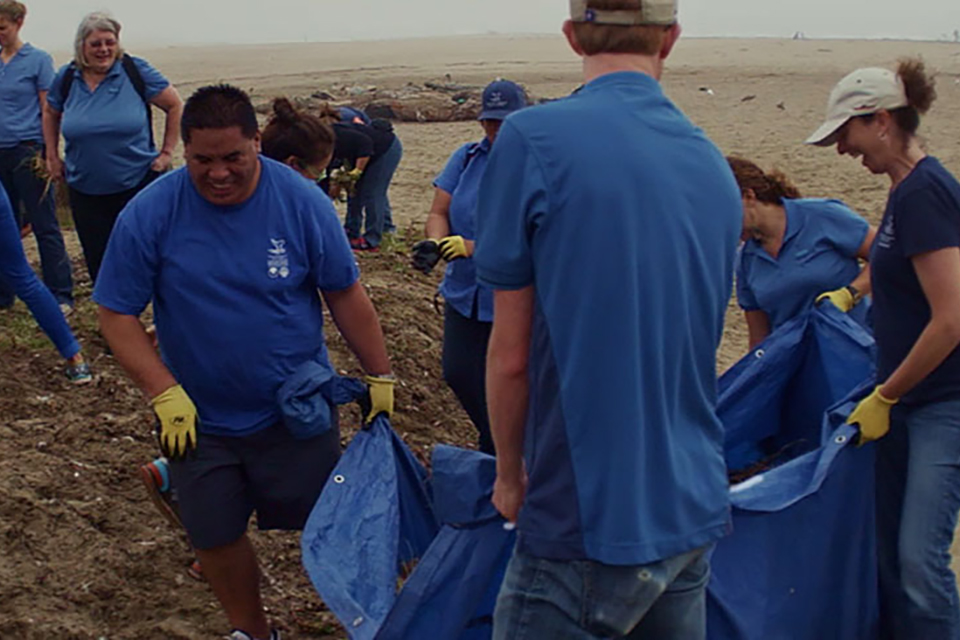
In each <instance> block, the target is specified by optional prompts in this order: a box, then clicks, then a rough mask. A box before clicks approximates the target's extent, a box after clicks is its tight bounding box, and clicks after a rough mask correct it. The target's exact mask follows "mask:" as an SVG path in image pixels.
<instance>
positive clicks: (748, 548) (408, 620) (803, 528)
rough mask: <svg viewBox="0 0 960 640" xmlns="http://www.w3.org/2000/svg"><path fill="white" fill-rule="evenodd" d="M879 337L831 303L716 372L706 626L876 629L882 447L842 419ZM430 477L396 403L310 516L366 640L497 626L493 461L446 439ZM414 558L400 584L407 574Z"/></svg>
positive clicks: (324, 583)
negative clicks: (712, 543) (718, 514)
mask: <svg viewBox="0 0 960 640" xmlns="http://www.w3.org/2000/svg"><path fill="white" fill-rule="evenodd" d="M872 350H873V340H872V338H871V337H870V336H869V334H868V333H867V332H866V331H864V330H863V329H862V328H861V327H860V326H859V325H857V324H856V323H855V322H853V321H852V320H850V319H849V318H848V317H846V316H845V315H844V314H842V313H840V312H839V311H837V310H836V309H834V308H832V307H828V308H821V309H817V310H815V311H812V312H811V313H809V314H807V315H805V316H804V317H802V318H799V319H797V320H794V321H792V322H790V323H787V324H786V325H784V326H783V327H781V328H780V329H778V331H777V332H775V333H774V334H773V335H771V336H770V337H769V338H768V339H767V340H766V341H764V343H763V344H762V345H760V347H759V348H757V349H755V350H753V351H752V352H751V353H750V354H748V355H747V356H746V357H745V358H743V359H742V360H741V361H740V362H739V363H737V364H736V365H735V366H734V367H732V368H731V369H730V370H729V371H728V372H727V373H726V374H724V375H723V376H722V377H721V379H720V384H719V386H720V400H719V406H718V410H719V412H720V416H721V418H722V420H723V422H724V425H725V427H726V431H727V441H726V456H727V460H728V466H729V467H730V468H731V469H735V470H736V469H742V468H745V467H751V466H753V465H756V464H757V463H759V462H762V461H763V460H768V459H769V458H770V456H771V455H773V454H780V455H779V457H777V459H776V461H775V464H776V465H777V466H775V467H774V468H772V469H770V470H767V471H764V472H761V473H760V474H759V475H755V476H753V477H752V478H750V479H749V480H747V481H745V482H743V483H741V484H740V485H737V486H735V487H733V488H732V490H731V500H732V502H733V522H734V531H733V533H732V535H730V536H728V537H727V538H725V539H724V540H722V541H721V542H720V543H719V545H718V546H717V548H716V550H715V552H714V554H713V558H712V568H713V577H712V579H711V582H710V584H709V587H708V596H707V606H708V634H709V638H710V640H753V639H760V638H763V639H764V640H780V639H788V638H789V639H790V640H807V639H809V640H814V639H817V640H823V639H838V640H839V639H842V640H872V639H873V638H875V635H876V629H875V626H876V620H877V595H876V569H875V561H874V553H875V541H874V533H873V497H872V496H873V459H872V455H873V454H872V448H871V447H864V448H862V449H858V448H856V447H853V446H851V443H852V440H853V438H854V436H855V433H856V431H855V430H854V429H853V428H851V427H848V426H845V425H844V424H843V421H844V418H845V416H846V415H847V414H848V413H849V411H850V410H851V409H852V408H853V406H854V403H855V401H856V400H857V399H858V398H860V397H862V396H863V395H864V394H865V393H866V391H867V390H868V389H869V387H870V383H869V381H870V380H872V377H873V368H872V364H871V363H872V361H873V358H872ZM431 466H432V471H433V475H432V477H430V478H429V479H428V478H427V475H426V472H425V471H424V469H423V467H422V466H421V465H420V464H419V462H417V460H416V459H415V458H414V457H413V456H412V455H411V454H410V452H409V450H408V449H407V448H406V446H405V445H404V444H403V442H402V441H401V439H400V438H399V437H398V436H397V435H396V434H395V433H394V432H393V430H392V429H391V428H390V425H389V422H388V421H387V420H386V419H385V418H378V419H377V420H376V421H375V422H374V424H373V425H372V426H371V427H370V428H368V429H364V430H362V431H360V432H359V433H358V434H357V435H356V436H355V437H354V440H353V442H352V443H351V444H350V446H349V447H348V448H347V451H346V452H345V453H344V456H343V458H342V459H341V461H340V464H339V465H338V466H337V468H336V469H335V470H334V472H333V474H332V476H331V480H330V481H329V482H328V483H327V486H326V487H325V488H324V490H323V493H322V494H321V496H320V499H319V501H318V503H317V505H316V507H315V508H314V511H313V513H312V514H311V516H310V519H309V521H308V523H307V526H306V528H305V529H304V533H303V538H302V549H303V563H304V566H305V568H306V570H307V573H308V574H309V576H310V579H311V580H312V581H313V584H314V586H315V587H316V589H317V592H318V593H319V594H320V596H321V597H322V598H323V600H324V601H325V602H326V603H327V605H328V606H329V607H330V609H331V610H332V611H333V612H334V614H336V616H337V618H338V619H339V620H340V621H341V622H342V623H343V625H344V626H345V627H346V629H347V631H348V632H349V633H350V636H351V638H354V639H356V640H373V639H376V640H422V639H425V638H429V639H430V640H434V639H435V640H487V639H488V638H490V631H491V616H492V612H493V605H494V602H495V598H496V593H497V590H498V589H499V586H500V583H501V582H502V579H503V572H504V569H505V567H506V563H507V560H508V559H509V556H510V553H511V551H512V548H513V544H514V534H513V533H512V532H507V531H504V530H503V526H502V524H503V521H502V520H501V519H500V518H499V516H498V515H497V514H496V512H495V511H494V509H493V507H492V505H491V504H490V495H491V493H492V486H493V480H494V475H495V462H494V459H493V458H491V457H490V456H486V455H484V454H482V453H478V452H475V451H467V450H463V449H457V448H454V447H446V446H438V447H437V448H436V449H435V451H434V453H433V459H432V464H431ZM413 562H415V563H416V566H415V569H414V570H413V572H412V573H411V574H410V575H409V576H408V577H407V579H406V581H405V582H404V583H403V584H402V588H400V582H399V576H400V575H401V574H405V573H406V572H407V571H406V570H408V569H409V567H410V566H411V564H412V563H413Z"/></svg>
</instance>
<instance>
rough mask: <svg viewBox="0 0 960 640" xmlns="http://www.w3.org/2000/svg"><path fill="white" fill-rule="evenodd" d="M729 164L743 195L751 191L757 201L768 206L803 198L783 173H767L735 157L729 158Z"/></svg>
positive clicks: (774, 171) (749, 162)
mask: <svg viewBox="0 0 960 640" xmlns="http://www.w3.org/2000/svg"><path fill="white" fill-rule="evenodd" d="M727 163H728V164H729V165H730V169H732V170H733V175H734V177H735V178H736V179H737V185H738V186H739V187H740V193H741V194H743V193H746V192H747V190H748V189H749V190H751V191H753V193H754V195H755V196H756V197H757V200H759V201H760V202H765V203H767V204H780V202H781V201H782V200H784V199H785V198H786V199H790V200H793V199H796V198H799V197H801V196H800V190H799V189H797V188H796V187H795V186H794V185H793V183H792V182H790V180H789V178H787V176H786V175H785V174H784V173H783V172H781V171H778V170H776V169H774V170H773V171H771V172H770V173H766V172H764V170H763V169H761V168H760V167H759V166H757V164H756V163H754V162H751V161H750V160H746V159H744V158H738V157H735V156H728V157H727Z"/></svg>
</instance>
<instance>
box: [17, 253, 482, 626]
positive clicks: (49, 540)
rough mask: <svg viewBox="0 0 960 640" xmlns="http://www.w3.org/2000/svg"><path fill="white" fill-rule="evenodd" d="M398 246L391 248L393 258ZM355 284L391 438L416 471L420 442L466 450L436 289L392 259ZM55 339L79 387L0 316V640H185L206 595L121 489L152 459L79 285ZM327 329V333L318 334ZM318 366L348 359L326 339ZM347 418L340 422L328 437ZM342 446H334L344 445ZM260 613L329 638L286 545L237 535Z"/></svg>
mask: <svg viewBox="0 0 960 640" xmlns="http://www.w3.org/2000/svg"><path fill="white" fill-rule="evenodd" d="M397 246H398V247H400V245H399V244H398V245H397ZM360 265H361V268H362V271H363V281H364V283H365V284H366V286H367V288H368V290H369V293H370V295H371V297H372V298H373V300H374V302H375V304H376V305H377V308H378V310H379V312H380V316H381V318H382V321H383V326H384V331H385V333H386V336H387V341H388V344H389V347H390V352H391V356H392V359H393V364H394V368H395V371H396V373H397V376H398V377H399V379H400V380H401V383H400V385H399V388H398V390H397V405H398V407H401V411H400V412H398V414H397V416H396V420H395V421H394V426H395V428H396V429H397V431H398V432H399V433H400V434H401V435H402V436H403V438H404V440H405V441H406V442H407V443H408V444H409V445H410V446H411V448H412V449H413V450H414V451H415V452H416V453H417V455H419V456H420V457H421V458H422V459H424V460H426V459H427V457H428V456H429V451H430V449H431V448H432V446H433V444H434V443H436V442H438V441H439V442H448V443H454V444H460V445H463V446H473V445H472V441H473V438H474V436H473V426H472V424H471V423H470V422H469V420H468V419H467V418H466V415H465V414H463V413H462V411H461V410H460V408H459V405H458V404H457V402H456V400H455V399H454V397H453V395H452V394H451V393H450V391H449V390H448V389H447V388H446V386H445V385H444V384H443V382H442V380H441V373H440V357H439V355H440V345H441V339H442V321H441V318H440V316H438V315H437V312H436V311H435V310H434V305H433V293H434V290H435V288H436V284H437V282H438V280H439V276H438V274H437V275H434V276H431V277H425V276H422V275H420V274H419V273H417V272H414V271H412V270H411V269H409V268H408V267H407V257H406V255H405V253H403V249H402V248H398V249H395V250H386V251H383V252H381V253H379V254H364V255H362V256H360ZM76 267H77V268H76V269H75V275H76V276H77V279H78V282H79V286H78V287H77V290H78V292H79V294H80V298H79V304H78V308H77V312H76V313H75V314H74V315H73V316H72V318H71V324H72V325H73V326H74V328H75V329H76V330H77V333H78V337H79V338H80V339H81V341H82V343H83V344H84V346H85V353H86V354H87V356H88V358H89V359H90V360H91V362H92V366H93V369H94V372H95V376H96V378H95V381H94V383H93V385H92V386H84V387H74V386H71V385H70V384H69V383H68V382H67V381H66V380H65V379H64V377H63V375H62V373H61V360H60V358H59V357H58V356H57V354H56V352H55V351H54V350H53V349H52V348H50V347H49V346H42V347H40V348H36V347H34V346H33V345H34V344H35V343H34V338H35V337H36V339H37V341H38V342H36V344H38V345H39V344H42V342H41V340H42V337H41V336H40V334H39V330H36V335H35V336H34V335H29V336H27V343H26V344H25V340H24V338H23V337H22V336H20V337H19V338H17V337H15V336H17V335H18V334H17V332H14V331H13V330H12V329H11V327H12V325H13V324H15V321H19V320H25V319H28V312H27V310H26V308H25V307H24V305H23V304H22V303H18V304H17V306H16V307H15V308H14V310H12V311H8V312H2V313H0V357H2V358H3V368H2V373H0V416H2V419H0V638H4V639H7V638H11V639H12V638H16V639H18V640H20V639H22V640H33V639H37V640H39V639H43V640H49V639H58V640H59V639H64V640H67V639H75V640H81V639H83V640H86V639H94V640H96V639H99V638H109V639H110V640H121V639H130V640H133V639H137V640H140V639H152V638H158V639H159V638H176V639H184V640H186V639H191V640H198V639H200V638H211V637H221V636H222V635H223V634H224V632H225V630H227V628H228V627H227V621H226V618H225V616H224V615H223V614H222V613H221V612H220V609H219V606H218V604H217V602H216V600H215V599H214V597H213V595H212V593H211V592H210V591H209V589H208V588H207V586H206V585H205V584H203V583H198V582H196V581H194V580H192V579H191V578H189V577H188V576H187V574H186V572H185V569H186V567H187V565H188V564H189V562H190V560H191V555H190V553H189V548H188V547H187V545H186V542H185V539H184V538H183V536H182V535H181V534H179V533H178V532H177V531H175V530H173V529H172V528H171V527H170V525H169V524H167V522H166V521H165V520H163V519H162V517H161V516H160V514H159V513H158V512H157V511H156V510H155V509H154V508H153V506H152V504H151V503H150V501H149V500H148V498H147V495H146V491H145V490H144V488H143V487H142V485H141V484H140V482H139V480H138V479H137V476H136V473H135V472H136V469H137V466H138V465H140V464H142V463H144V462H147V461H149V460H150V459H152V458H153V457H155V456H156V455H157V447H156V441H155V438H154V435H153V427H152V425H153V418H152V414H151V412H150V411H149V410H148V408H147V406H146V403H145V402H144V399H143V397H142V396H141V394H140V392H139V391H138V390H137V389H136V387H134V386H133V384H132V383H131V382H130V381H129V380H128V378H127V377H126V376H125V374H124V373H123V371H122V370H121V369H120V367H119V366H118V365H117V363H116V361H115V360H114V359H113V358H111V357H109V356H107V355H105V354H104V349H103V347H104V343H103V341H102V340H101V338H100V337H99V336H98V335H97V333H96V331H95V328H94V323H95V319H94V315H95V310H94V305H93V304H92V303H91V302H90V300H89V293H90V290H89V282H88V281H86V279H85V273H84V272H83V271H82V270H81V268H80V262H79V261H77V264H76ZM328 326H330V325H329V324H328ZM328 340H329V346H330V352H331V355H332V358H333V361H334V364H335V365H336V366H337V367H338V369H341V370H343V371H347V372H350V373H356V372H357V371H356V365H355V359H354V358H353V357H352V355H351V354H350V353H349V352H348V351H347V349H346V347H345V345H344V343H343V341H342V340H341V339H340V338H339V335H338V334H337V333H336V332H335V331H328ZM359 416H360V413H359V410H358V409H357V408H355V407H347V408H345V409H344V410H343V415H342V423H343V425H344V426H345V429H344V431H345V432H349V431H350V430H351V426H352V425H356V424H357V422H358V420H359ZM348 437H349V435H348V434H346V433H345V437H344V443H345V444H346V441H347V440H348ZM253 539H254V543H255V544H256V546H257V548H258V550H259V554H260V558H261V561H262V563H263V569H264V574H265V576H266V580H265V584H264V598H265V601H266V605H267V607H268V608H269V610H270V612H271V615H272V617H273V618H274V620H275V621H276V624H277V625H278V626H279V627H280V628H281V629H282V630H283V631H284V637H285V638H338V637H344V636H343V635H342V632H341V631H340V629H339V627H338V625H337V624H336V621H335V619H334V617H333V616H332V614H330V613H329V612H328V611H326V610H325V609H324V607H323V605H322V604H321V602H320V600H319V598H318V597H317V595H316V592H315V591H314V589H313V587H312V585H311V584H310V583H309V580H308V579H307V577H306V575H305V573H304V571H303V569H302V567H301V564H300V550H299V537H298V535H297V534H295V533H283V532H269V533H256V534H254V535H253Z"/></svg>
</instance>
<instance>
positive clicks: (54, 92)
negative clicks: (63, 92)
mask: <svg viewBox="0 0 960 640" xmlns="http://www.w3.org/2000/svg"><path fill="white" fill-rule="evenodd" d="M69 67H70V65H69V64H65V65H63V66H62V67H60V70H59V71H57V75H56V76H54V78H53V82H51V83H50V92H49V93H47V104H48V105H50V108H51V109H53V110H54V111H60V112H62V111H63V102H62V101H61V100H60V85H62V84H63V76H64V75H66V73H67V69H68V68H69ZM74 80H76V78H74Z"/></svg>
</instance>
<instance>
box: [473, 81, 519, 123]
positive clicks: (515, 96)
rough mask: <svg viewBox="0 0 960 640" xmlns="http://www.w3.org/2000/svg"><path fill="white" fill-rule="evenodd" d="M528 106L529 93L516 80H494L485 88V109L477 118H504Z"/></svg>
mask: <svg viewBox="0 0 960 640" xmlns="http://www.w3.org/2000/svg"><path fill="white" fill-rule="evenodd" d="M525 106H527V94H526V92H524V90H523V88H522V87H521V86H520V85H518V84H517V83H516V82H510V81H509V80H499V79H498V80H494V81H493V82H491V83H490V84H488V85H487V88H486V89H484V90H483V110H482V111H481V112H480V117H478V118H477V120H503V119H504V118H506V117H507V116H508V115H510V114H511V113H513V112H514V111H519V110H520V109H523V108H524V107H525Z"/></svg>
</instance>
